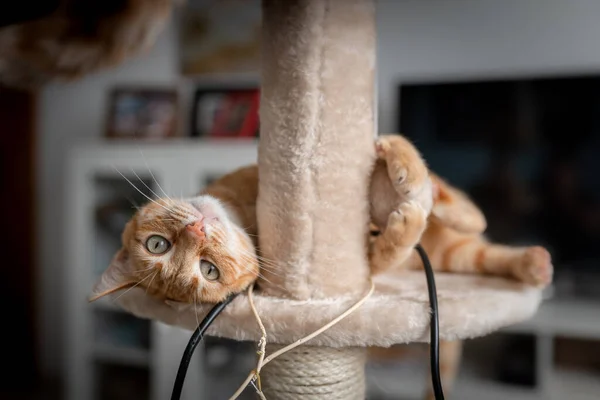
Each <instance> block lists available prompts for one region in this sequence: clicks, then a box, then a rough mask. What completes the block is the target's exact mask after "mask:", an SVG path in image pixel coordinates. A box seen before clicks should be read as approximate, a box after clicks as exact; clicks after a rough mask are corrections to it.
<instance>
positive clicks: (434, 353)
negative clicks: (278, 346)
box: [171, 244, 444, 400]
mask: <svg viewBox="0 0 600 400" xmlns="http://www.w3.org/2000/svg"><path fill="white" fill-rule="evenodd" d="M415 249H416V250H417V252H418V253H419V256H420V257H421V260H422V261H423V268H424V269H425V276H426V277H427V290H428V292H429V306H430V307H431V319H430V328H429V330H430V335H431V336H430V341H429V356H430V364H431V384H432V385H433V393H434V396H435V399H436V400H444V391H443V390H442V382H441V379H440V338H439V321H438V304H437V292H436V288H435V278H434V275H433V268H432V267H431V263H430V261H429V257H427V253H425V250H424V249H423V247H421V245H420V244H418V245H416V246H415ZM235 296H237V294H234V295H231V296H230V297H228V298H227V299H225V300H224V301H222V302H221V303H218V304H216V305H215V306H214V307H213V308H212V309H211V310H210V312H209V313H208V314H207V315H206V317H204V319H203V320H202V322H201V323H200V325H198V328H196V330H195V331H194V333H193V334H192V337H191V338H190V341H189V342H188V345H187V346H186V348H185V351H184V352H183V356H182V357H181V363H180V364H179V370H178V371H177V377H176V378H175V384H174V385H173V392H172V394H171V400H179V399H180V397H181V391H182V389H183V382H184V381H185V375H186V373H187V370H188V366H189V364H190V361H191V360H192V355H193V354H194V350H195V349H196V347H197V346H198V343H200V341H201V340H202V338H203V336H204V332H206V330H207V329H208V327H209V326H210V325H211V324H212V323H213V321H214V320H215V318H217V316H218V315H219V314H220V313H221V311H223V310H224V309H225V307H226V306H227V305H228V304H229V303H231V301H232V300H233V299H234V298H235Z"/></svg>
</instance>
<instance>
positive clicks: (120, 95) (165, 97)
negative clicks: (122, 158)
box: [106, 87, 179, 139]
mask: <svg viewBox="0 0 600 400" xmlns="http://www.w3.org/2000/svg"><path fill="white" fill-rule="evenodd" d="M108 102H109V104H108V121H107V127H106V136H107V137H108V138H113V139H116V138H120V139H162V138H169V137H175V136H178V132H177V119H178V108H179V104H178V103H179V99H178V93H177V90H175V89H172V88H152V87H138V88H135V87H117V88H114V89H113V90H111V92H110V94H109V99H108Z"/></svg>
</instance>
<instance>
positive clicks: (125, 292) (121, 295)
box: [113, 272, 152, 302]
mask: <svg viewBox="0 0 600 400" xmlns="http://www.w3.org/2000/svg"><path fill="white" fill-rule="evenodd" d="M151 276H152V272H150V273H149V274H148V275H147V276H146V277H145V278H144V279H142V280H140V281H139V282H138V283H136V284H135V285H133V286H132V287H130V288H129V289H127V290H126V291H124V292H123V293H121V294H120V295H118V296H117V297H116V298H115V299H114V300H113V302H116V301H117V300H119V299H120V298H121V297H123V296H124V295H126V294H127V293H129V291H130V290H132V289H133V288H135V287H136V286H138V285H139V284H140V283H142V282H144V281H145V280H146V279H148V278H150V277H151Z"/></svg>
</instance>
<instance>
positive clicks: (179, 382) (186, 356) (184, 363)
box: [171, 294, 237, 400]
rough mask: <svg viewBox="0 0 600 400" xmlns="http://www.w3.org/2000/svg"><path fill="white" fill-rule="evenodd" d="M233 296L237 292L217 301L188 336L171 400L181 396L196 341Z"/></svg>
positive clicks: (196, 344) (202, 335) (200, 338)
mask: <svg viewBox="0 0 600 400" xmlns="http://www.w3.org/2000/svg"><path fill="white" fill-rule="evenodd" d="M235 296H237V294H234V295H231V296H229V297H228V298H227V299H225V300H223V301H222V302H221V303H217V304H216V305H215V306H214V307H213V308H212V309H211V310H210V312H209V313H208V314H206V317H204V319H203V320H202V322H200V325H198V328H196V330H195V331H194V333H193V334H192V337H191V338H190V341H189V342H188V344H187V346H186V348H185V351H184V352H183V356H182V357H181V363H180V364H179V370H177V377H176V378H175V384H174V385H173V392H172V393H171V400H179V398H180V397H181V391H182V389H183V381H185V374H186V373H187V370H188V367H189V365H190V361H191V360H192V355H193V354H194V350H196V346H198V343H200V341H201V340H202V338H203V337H204V332H206V330H207V329H208V327H209V326H210V325H211V324H212V323H213V321H214V320H215V318H217V316H219V314H221V311H223V310H224V309H225V307H226V306H227V305H228V304H229V303H231V301H232V300H233V299H234V298H235Z"/></svg>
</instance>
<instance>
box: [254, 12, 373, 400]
mask: <svg viewBox="0 0 600 400" xmlns="http://www.w3.org/2000/svg"><path fill="white" fill-rule="evenodd" d="M262 43H263V63H262V89H261V92H262V99H261V110H260V115H261V139H260V144H259V161H258V165H259V178H260V179H259V198H258V205H257V215H258V228H259V232H260V247H261V251H262V253H263V255H264V256H265V257H266V258H269V259H272V260H276V261H277V262H278V264H280V265H282V266H284V267H283V268H282V270H281V271H278V273H277V274H269V272H268V271H264V274H265V275H266V276H267V279H268V281H267V280H265V281H264V282H262V283H261V287H263V288H264V290H265V292H266V293H268V294H270V295H274V296H278V297H285V298H291V299H294V300H314V299H323V298H336V297H341V296H348V295H352V294H354V295H356V296H359V295H360V293H363V292H364V291H365V288H366V286H367V282H368V276H369V269H368V263H367V254H366V247H365V240H366V239H365V238H366V234H367V229H368V221H369V209H368V201H367V197H368V192H367V191H368V187H369V184H368V182H369V175H370V169H371V165H372V164H373V159H374V148H373V136H374V134H375V132H374V110H373V103H374V102H373V87H374V65H375V14H374V4H373V0H263V42H262ZM281 323H282V324H285V323H286V322H285V321H281ZM272 350H273V345H271V346H269V348H268V350H267V354H269V353H270V352H271V351H272ZM364 365H365V351H364V348H327V347H311V346H300V347H298V348H296V349H294V350H293V351H291V352H289V353H286V354H284V355H282V356H281V357H280V358H278V359H276V360H274V361H273V363H271V364H269V365H268V366H266V367H265V369H264V370H263V373H262V374H261V375H262V383H263V389H264V393H265V395H266V396H267V398H269V399H270V400H279V399H346V400H352V399H357V400H358V399H364V394H365V383H364Z"/></svg>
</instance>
